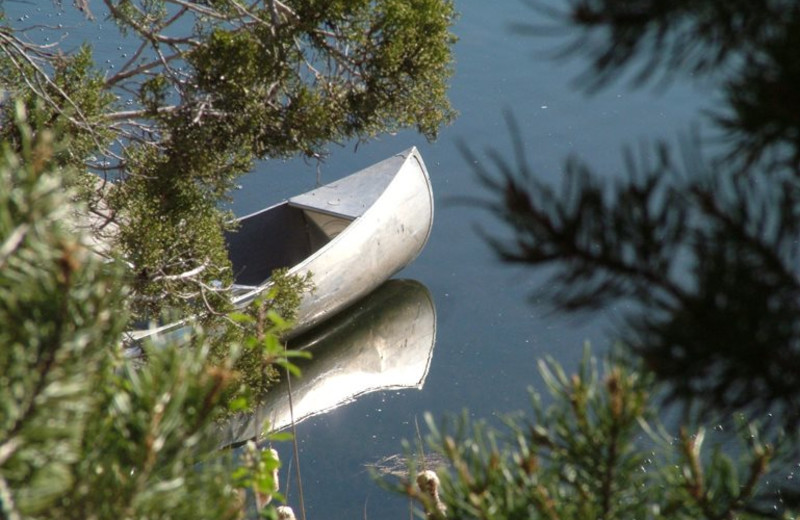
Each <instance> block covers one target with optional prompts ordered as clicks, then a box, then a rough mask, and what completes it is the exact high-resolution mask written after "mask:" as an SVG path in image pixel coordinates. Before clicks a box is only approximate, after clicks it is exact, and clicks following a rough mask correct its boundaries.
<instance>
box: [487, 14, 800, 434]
mask: <svg viewBox="0 0 800 520" xmlns="http://www.w3.org/2000/svg"><path fill="white" fill-rule="evenodd" d="M690 4H691V5H690ZM723 4H724V5H723ZM745 4H746V5H745ZM570 8H571V9H570V11H569V13H568V14H567V18H565V20H568V23H570V24H572V27H574V28H575V31H576V32H578V33H579V35H580V36H579V39H578V41H584V40H585V39H586V38H595V39H596V40H593V41H596V43H597V45H596V46H594V47H593V48H592V50H589V51H587V52H588V53H589V57H590V58H591V59H592V63H593V67H592V69H591V71H592V73H593V74H596V77H597V78H599V81H601V82H605V81H607V80H609V79H611V78H613V77H615V76H616V75H617V74H618V73H620V72H622V71H623V70H624V69H625V68H626V67H634V66H640V65H642V64H644V65H642V66H643V67H644V69H643V70H646V71H647V73H646V74H644V75H642V76H641V79H642V80H647V79H649V78H650V76H649V74H655V73H656V72H660V73H662V74H663V75H665V76H666V77H669V75H671V74H675V73H676V71H679V70H681V69H682V68H688V69H689V70H690V71H691V72H693V73H694V74H696V75H700V74H706V75H709V76H710V78H711V79H714V80H717V81H718V83H719V85H720V88H721V90H722V92H723V93H725V94H728V95H729V97H728V99H727V101H728V107H727V110H725V109H720V113H724V116H717V117H714V118H713V121H714V122H717V123H719V124H720V125H721V128H722V130H723V131H724V132H725V135H728V136H729V137H730V138H731V140H730V142H729V144H730V146H729V147H726V148H725V149H723V150H722V151H718V152H717V153H718V154H719V155H720V156H718V157H713V158H712V159H711V160H706V159H704V157H703V153H702V150H701V149H700V144H699V143H698V142H693V143H686V144H685V148H684V150H683V157H682V160H676V159H675V157H674V154H673V153H670V150H668V148H667V147H666V146H665V145H656V146H653V147H652V149H647V148H643V149H642V151H641V152H640V153H638V154H635V153H628V155H627V156H626V164H627V172H626V173H627V175H625V176H623V178H622V180H619V179H618V180H601V179H600V178H599V177H598V176H597V175H596V174H595V173H594V172H593V171H592V169H591V167H590V166H588V165H587V164H586V163H585V162H583V161H581V160H579V159H575V158H572V159H570V160H569V161H568V162H567V165H566V168H565V174H564V175H565V181H564V184H563V187H562V188H561V189H560V190H558V189H555V188H553V187H551V186H549V185H546V184H545V183H542V182H541V181H539V180H537V179H536V177H535V174H534V172H532V171H531V169H530V168H529V166H528V164H527V161H526V159H525V157H524V154H523V151H522V144H521V143H520V142H519V139H521V137H519V136H518V135H517V137H516V139H517V143H516V159H515V161H509V160H506V159H504V158H501V157H498V156H497V155H495V156H494V167H492V168H488V169H487V168H483V169H482V170H481V171H479V174H480V175H481V177H482V178H483V179H484V180H485V181H486V182H487V185H488V186H489V187H490V188H491V189H492V190H493V191H495V192H496V193H497V194H498V196H499V200H498V201H497V202H495V203H491V204H490V206H491V208H492V209H493V211H495V212H496V214H497V215H499V216H500V218H502V219H503V220H505V221H506V222H508V223H509V224H510V225H511V227H512V228H513V229H514V231H515V233H516V237H515V239H514V241H513V242H512V243H507V244H495V245H496V247H497V249H498V251H499V252H500V254H501V256H502V257H503V258H505V259H506V260H509V261H513V262H522V263H527V264H530V265H536V266H538V265H546V264H550V265H553V266H555V268H556V269H555V275H554V278H553V280H554V281H555V284H553V285H551V286H549V287H550V288H549V291H548V296H549V297H550V298H549V300H548V301H550V302H551V303H552V304H553V305H554V306H555V307H556V308H557V309H560V310H565V311H581V310H591V309H594V308H597V307H599V306H602V305H606V304H608V303H610V302H612V301H619V300H624V301H627V302H629V303H631V305H630V306H629V307H628V308H629V309H631V310H630V312H629V313H628V316H627V318H626V319H625V326H624V327H623V330H621V331H620V334H621V336H622V338H623V339H624V340H625V342H626V344H627V345H628V346H629V347H630V348H631V349H633V351H635V352H637V353H638V354H640V355H641V356H643V358H644V359H645V360H646V361H647V362H648V368H649V369H651V370H653V371H654V373H655V374H656V375H657V376H658V377H659V378H660V379H662V380H665V381H668V382H669V383H670V392H671V395H672V397H674V398H676V399H679V400H681V401H683V402H687V401H692V402H696V403H697V404H699V405H700V407H699V411H701V412H709V411H711V410H717V411H721V412H723V413H724V414H730V413H732V412H734V411H746V412H747V411H749V412H752V411H756V412H759V413H763V412H764V411H765V410H769V411H772V412H774V413H776V414H778V415H780V417H781V418H782V419H783V421H784V423H785V424H786V425H787V426H789V427H794V426H795V425H796V424H798V421H800V415H799V414H798V410H800V408H799V407H798V404H800V403H798V399H800V392H798V390H797V389H798V388H800V387H799V386H798V385H797V373H798V367H800V329H799V328H798V326H797V319H796V317H797V316H798V311H800V307H798V302H800V281H799V280H800V279H799V278H798V269H797V266H798V265H800V249H798V238H800V228H798V218H797V216H798V208H800V188H799V186H800V185H798V177H797V174H798V171H799V170H798V168H797V163H796V156H797V155H798V153H800V141H798V140H797V138H798V136H800V133H799V132H798V131H797V129H795V128H794V126H793V124H792V123H790V122H787V120H786V117H789V118H791V117H793V116H785V115H781V116H778V115H777V114H776V111H775V110H773V109H772V108H771V107H772V105H774V104H775V103H779V104H781V106H783V107H785V108H786V111H788V112H791V109H790V108H789V107H792V106H794V105H796V104H797V103H798V100H800V97H798V96H799V95H800V94H798V93H800V89H798V88H797V87H798V85H800V83H798V82H797V81H796V80H793V79H792V78H794V77H795V76H794V75H793V73H792V72H791V71H792V70H794V68H796V67H797V65H798V60H797V58H796V54H795V53H789V52H783V51H781V49H786V48H787V46H791V45H792V42H793V38H794V37H795V36H794V34H795V31H793V30H792V28H793V27H795V26H796V24H797V23H798V20H800V9H798V6H797V5H796V3H795V2H783V1H775V2H754V3H753V2H745V3H741V2H734V3H730V2H722V3H721V2H717V1H716V0H703V1H700V2H691V3H689V4H685V5H684V3H681V2H677V3H674V2H672V3H668V4H664V3H663V2H655V1H654V2H650V1H645V2H612V1H604V0H597V1H595V0H579V1H576V2H574V3H572V4H570ZM531 30H532V29H531ZM574 52H581V51H580V50H579V49H578V47H575V49H574ZM756 76H758V77H759V78H762V80H763V81H767V82H772V84H771V86H770V87H765V86H764V85H763V84H762V83H760V81H761V80H759V81H755V80H754V78H755V77H756ZM765 89H766V90H769V91H770V92H771V93H772V94H771V95H770V97H769V100H766V99H763V98H762V94H763V93H764V92H765ZM744 99H747V100H750V101H752V102H754V103H755V102H756V100H758V99H762V102H761V103H762V104H756V105H752V106H751V108H749V109H746V110H745V109H743V106H742V104H741V103H740V101H741V100H744ZM756 113H757V114H758V115H757V116H756ZM753 118H757V121H756V120H755V119H753ZM513 132H514V133H515V134H518V131H516V130H513ZM490 170H496V171H499V172H500V175H496V172H494V171H490Z"/></svg>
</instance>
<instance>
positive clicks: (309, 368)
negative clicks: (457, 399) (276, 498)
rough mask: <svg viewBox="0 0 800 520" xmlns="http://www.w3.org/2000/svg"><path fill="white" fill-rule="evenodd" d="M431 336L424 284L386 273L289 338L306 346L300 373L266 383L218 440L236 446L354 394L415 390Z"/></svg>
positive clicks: (431, 310)
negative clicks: (361, 294)
mask: <svg viewBox="0 0 800 520" xmlns="http://www.w3.org/2000/svg"><path fill="white" fill-rule="evenodd" d="M435 342H436V308H435V306H434V303H433V298H432V297H431V293H430V291H429V290H428V288H427V287H425V286H424V285H423V284H421V283H420V282H417V281H413V280H389V281H388V282H386V283H384V284H383V285H381V286H380V287H379V288H378V289H376V290H375V291H373V292H372V293H371V294H370V295H368V296H367V297H365V298H364V299H363V300H361V301H359V302H358V303H356V304H355V305H353V306H352V307H350V308H349V309H347V310H346V311H344V312H343V313H342V314H340V315H338V316H336V317H334V318H332V319H331V320H329V321H327V322H325V323H324V324H322V325H321V326H320V327H317V328H316V329H314V330H312V331H310V332H307V333H305V334H303V335H302V336H300V337H298V338H295V339H293V340H292V341H291V342H290V344H289V348H292V349H297V350H301V349H302V350H309V351H310V352H311V353H312V356H313V358H312V359H311V360H308V361H306V362H302V363H299V366H300V369H301V370H302V376H301V377H300V378H294V379H293V380H292V381H291V401H290V391H289V386H288V384H287V381H286V379H285V378H284V380H283V381H281V383H279V384H278V385H276V386H275V387H273V389H272V390H270V392H269V393H268V394H267V395H266V396H265V398H264V401H263V402H262V403H261V405H259V406H258V408H257V409H256V410H255V411H254V413H250V414H243V415H240V416H237V417H234V418H233V419H231V420H230V421H229V422H228V423H227V424H226V425H225V426H224V427H223V430H222V432H221V439H220V441H221V442H220V444H221V445H222V446H231V445H237V444H240V443H242V442H246V441H247V440H250V439H255V438H256V437H257V436H258V438H260V437H261V435H262V434H263V433H266V432H270V431H279V430H282V429H284V428H287V427H289V426H291V424H292V419H294V423H295V424H298V423H300V422H302V421H303V420H305V419H308V418H309V417H314V416H317V415H320V414H323V413H327V412H330V411H332V410H335V409H336V408H339V407H340V406H343V405H345V404H347V403H349V402H352V401H353V400H355V399H356V398H358V397H359V396H362V395H365V394H368V393H371V392H376V391H385V390H398V389H406V388H417V389H422V387H423V385H424V384H425V379H426V377H427V375H428V370H429V368H430V364H431V359H432V357H433V347H434V344H435Z"/></svg>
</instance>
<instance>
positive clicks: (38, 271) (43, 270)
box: [0, 103, 275, 520]
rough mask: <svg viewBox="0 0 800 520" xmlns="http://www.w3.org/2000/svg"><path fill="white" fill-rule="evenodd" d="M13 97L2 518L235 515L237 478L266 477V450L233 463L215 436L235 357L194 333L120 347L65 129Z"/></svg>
mask: <svg viewBox="0 0 800 520" xmlns="http://www.w3.org/2000/svg"><path fill="white" fill-rule="evenodd" d="M15 106H16V111H15V125H16V132H17V135H18V136H19V140H18V141H16V143H15V145H16V147H12V146H11V144H10V143H8V142H5V143H3V145H2V150H0V518H3V519H9V520H18V519H22V518H58V519H64V518H75V519H86V518H131V519H133V518H171V519H174V518H192V519H196V518H214V519H220V518H239V517H240V514H241V512H242V507H243V500H242V496H243V494H242V493H243V489H244V488H255V489H256V490H257V491H260V492H262V491H263V492H266V491H273V485H274V482H272V481H271V480H270V479H271V474H272V468H273V466H274V464H275V461H274V458H273V457H271V455H266V454H265V455H264V457H263V459H260V460H259V461H258V464H255V465H251V466H246V465H245V466H241V467H239V469H237V470H236V474H234V461H233V460H232V459H231V455H230V453H226V452H222V451H219V450H217V445H216V443H217V439H216V438H215V435H214V428H213V427H214V424H215V423H214V420H215V419H216V418H218V417H219V416H220V415H221V414H223V413H225V401H224V399H223V397H224V394H225V392H226V391H229V386H230V384H231V382H232V381H233V375H232V371H231V370H230V368H229V367H226V366H225V365H222V366H211V365H209V364H208V363H207V361H206V357H207V355H208V348H207V347H202V346H200V347H198V348H172V347H169V346H166V345H165V346H163V347H162V348H160V349H154V350H152V351H151V352H150V353H149V357H148V360H147V363H145V364H142V363H141V362H140V361H136V360H133V359H129V358H127V357H126V356H125V354H124V351H123V348H122V345H121V337H122V330H123V328H124V327H125V326H126V323H127V317H126V315H125V312H124V311H123V309H124V305H122V303H123V301H124V297H125V294H126V291H127V290H128V289H127V287H126V285H125V283H124V278H123V273H122V271H121V269H120V268H119V267H118V264H119V262H107V261H105V260H104V259H103V258H102V257H100V256H98V255H97V254H96V253H94V252H93V251H92V249H91V248H90V247H89V244H87V236H86V235H85V234H82V233H80V232H76V231H75V225H74V224H75V215H76V214H83V213H84V212H85V207H81V206H77V207H76V206H75V205H74V204H73V202H72V200H71V194H70V193H69V192H68V191H65V190H64V187H63V184H62V179H63V178H64V175H65V174H66V172H64V171H63V167H61V166H60V165H59V164H58V162H57V161H55V160H54V157H55V155H56V154H57V153H58V152H59V150H60V149H61V147H62V146H63V145H64V143H63V141H61V140H60V139H59V138H58V135H57V134H55V133H52V132H48V131H39V132H34V130H33V128H32V127H31V126H30V125H29V124H27V122H26V114H25V110H24V107H23V105H22V104H19V103H18V104H16V105H15ZM34 117H35V116H34ZM199 341H200V344H201V345H202V338H200V340H199Z"/></svg>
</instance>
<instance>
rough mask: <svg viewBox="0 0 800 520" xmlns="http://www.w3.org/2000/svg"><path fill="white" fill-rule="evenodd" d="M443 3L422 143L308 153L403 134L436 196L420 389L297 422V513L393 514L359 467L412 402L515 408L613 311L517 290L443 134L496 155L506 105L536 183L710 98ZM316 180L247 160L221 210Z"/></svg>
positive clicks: (418, 415)
mask: <svg viewBox="0 0 800 520" xmlns="http://www.w3.org/2000/svg"><path fill="white" fill-rule="evenodd" d="M48 5H49V3H48ZM5 7H6V8H8V9H9V10H10V11H12V13H11V14H12V17H14V16H24V14H25V13H28V12H32V11H34V8H32V4H30V3H7V4H6V5H5ZM457 8H458V10H459V11H460V12H461V17H460V20H459V22H458V24H457V26H456V28H455V32H456V33H457V35H458V36H459V37H460V41H459V43H458V44H457V46H456V63H455V71H456V72H455V76H454V78H453V81H452V88H451V91H450V96H451V99H452V101H453V104H454V105H455V107H456V108H457V109H458V110H459V112H460V116H459V118H458V119H457V120H456V121H455V123H454V124H453V125H452V126H450V127H448V128H445V129H444V130H443V131H442V132H441V135H440V138H439V140H438V142H436V143H427V142H426V141H425V140H424V139H423V138H421V137H419V136H418V135H416V134H414V133H411V132H406V133H401V134H399V135H396V136H385V137H382V138H380V139H378V140H376V141H373V142H371V143H366V144H361V145H360V146H359V147H358V149H357V151H355V150H354V146H352V145H348V146H344V147H338V146H333V147H332V148H331V154H330V157H329V158H328V159H327V161H326V162H325V164H323V165H322V166H321V175H322V181H323V182H329V181H331V180H334V179H336V178H338V177H341V176H343V175H345V174H347V173H350V172H353V171H356V170H358V169H360V168H362V167H364V166H366V165H369V164H371V163H373V162H376V161H378V160H380V159H383V158H385V157H388V156H390V155H393V154H394V153H396V152H398V151H401V150H403V149H405V148H407V147H409V146H412V145H415V146H417V147H418V148H419V149H420V150H421V153H422V155H423V157H424V159H425V162H426V164H427V167H428V170H429V172H430V174H431V177H432V181H433V186H434V192H435V195H436V216H435V223H434V230H433V235H432V237H431V239H430V242H429V243H428V245H427V247H426V249H425V250H424V252H423V253H422V255H421V256H420V257H419V258H418V259H417V260H416V261H415V262H414V263H413V264H412V265H411V266H409V267H408V268H406V269H405V270H404V271H403V272H402V273H400V274H399V275H398V276H399V277H402V278H410V279H413V280H416V281H418V282H420V283H421V284H422V285H424V286H425V287H427V289H428V291H429V292H430V294H431V296H432V298H433V301H434V302H435V307H436V314H437V330H436V344H435V348H434V350H433V358H432V360H431V364H430V367H429V372H428V374H427V378H426V380H425V384H424V386H423V388H422V390H416V389H415V390H401V391H396V390H395V391H389V392H377V393H371V394H369V395H365V396H362V397H361V398H359V399H357V400H356V401H354V402H351V403H349V404H347V405H345V406H341V407H339V408H336V409H335V410H333V411H331V412H329V413H327V414H324V415H320V416H317V417H316V418H313V419H309V420H307V421H304V422H302V423H300V424H299V425H298V427H297V433H298V442H299V451H300V464H301V469H302V475H303V484H304V486H303V487H304V493H305V507H306V511H307V514H308V518H310V519H313V518H325V519H354V518H372V519H389V518H397V519H400V518H408V504H407V502H406V501H405V500H403V499H402V498H399V497H395V496H392V495H390V494H387V493H386V492H384V491H382V490H381V489H379V488H378V487H377V486H376V485H375V484H374V483H373V482H372V480H371V478H370V476H369V474H368V472H367V470H366V468H365V465H367V464H370V463H373V462H375V461H377V460H379V459H381V458H382V457H385V456H388V455H391V454H394V453H398V452H401V451H402V446H401V440H402V439H404V438H405V439H413V438H414V437H415V421H418V422H419V423H420V424H422V422H423V421H422V416H423V413H425V412H426V411H429V412H431V413H433V415H434V416H437V417H440V416H442V415H444V414H447V413H452V412H460V411H461V410H463V409H465V408H466V409H469V410H470V413H471V414H472V415H473V416H475V417H493V416H497V415H498V414H502V413H505V412H510V411H514V410H520V409H527V408H528V402H529V397H528V389H529V388H533V389H537V388H538V389H541V387H542V385H541V382H540V378H539V376H538V374H537V371H536V361H537V360H538V359H540V358H542V357H544V356H552V357H553V358H555V359H556V360H558V361H560V362H561V363H562V364H564V365H565V366H566V367H567V368H570V367H574V366H576V364H577V363H578V360H579V359H580V357H581V354H582V350H583V344H584V342H585V341H587V340H588V341H591V342H592V343H593V344H594V345H595V346H596V348H597V350H598V351H600V350H602V349H603V348H604V347H605V346H606V345H607V344H608V341H609V340H608V338H609V336H608V331H609V329H610V326H611V324H612V323H613V321H614V319H615V318H616V317H618V316H619V315H620V313H621V312H624V309H617V308H612V309H607V310H606V311H604V312H603V313H599V314H597V315H594V316H592V317H587V318H583V319H580V320H578V319H575V318H565V317H562V316H555V315H552V314H548V312H547V309H546V308H544V307H541V306H535V305H531V304H530V303H529V301H528V297H529V296H530V294H531V291H532V289H533V288H534V287H536V286H537V285H538V284H540V283H542V282H543V280H545V278H544V277H543V274H542V273H538V272H532V271H529V270H526V269H522V268H518V267H515V268H512V267H509V266H507V265H503V264H501V263H500V262H498V261H497V260H496V259H495V257H494V255H493V253H492V251H491V250H490V248H489V247H488V246H487V245H486V244H485V243H484V242H483V241H482V240H481V239H480V238H479V236H478V235H477V233H476V232H475V228H476V226H479V227H481V228H482V229H483V230H484V232H488V233H491V234H494V235H498V236H503V235H504V234H507V230H505V229H504V228H503V227H502V226H501V225H499V224H498V223H497V222H494V221H493V220H492V219H491V218H490V216H489V215H488V214H487V213H486V212H483V211H481V210H480V209H479V208H477V207H474V206H469V205H465V204H456V203H455V202H454V201H455V199H457V198H460V197H464V196H468V197H485V196H488V195H487V194H486V193H485V192H484V191H483V188H482V187H481V185H480V184H479V183H478V182H477V180H476V178H475V175H474V173H473V170H472V169H471V165H470V164H468V163H467V161H466V160H465V159H464V157H463V156H462V154H461V153H460V152H459V149H458V143H459V142H461V143H463V144H464V145H465V146H467V147H469V148H470V149H471V150H473V152H474V154H475V155H476V156H477V158H478V160H479V161H482V162H486V161H487V160H488V159H487V155H486V151H487V150H488V149H495V150H498V151H500V153H502V154H503V155H505V156H507V157H509V158H510V157H511V153H510V152H511V140H510V137H509V132H508V128H507V125H506V123H505V120H504V116H503V111H509V112H510V113H512V114H513V116H514V118H515V119H516V121H517V123H518V124H519V127H520V128H521V131H522V135H523V138H524V141H525V143H526V153H527V155H528V158H529V160H530V162H531V164H532V165H533V166H534V168H535V170H536V171H537V172H539V175H540V176H542V177H543V178H545V179H546V180H548V181H549V182H558V180H559V179H560V177H561V174H562V169H563V163H564V159H565V158H566V157H567V155H569V154H577V155H579V156H580V157H582V158H583V159H584V160H585V161H586V162H587V163H588V164H590V165H591V166H592V167H593V168H594V169H595V170H596V171H598V172H601V173H603V174H605V175H618V174H620V173H621V172H622V153H621V152H622V148H623V146H625V145H634V146H637V145H638V144H639V143H640V142H641V141H642V140H653V139H659V138H660V139H667V140H669V141H673V142H674V141H675V140H676V138H677V137H678V135H679V134H680V133H686V132H687V131H688V130H689V129H690V125H691V124H692V123H696V122H697V119H696V117H697V111H698V109H699V108H700V107H703V106H707V105H708V103H709V102H710V99H711V97H712V93H710V92H704V91H703V90H702V88H699V87H697V86H695V85H692V84H691V82H690V81H689V79H688V78H677V79H676V81H675V82H674V83H673V84H672V85H671V87H669V88H668V89H666V90H663V91H657V92H656V91H655V90H654V89H649V90H644V91H641V90H640V91H632V90H631V89H629V88H628V87H627V85H626V84H625V83H618V84H613V85H611V86H610V87H608V88H606V89H605V90H603V91H602V92H600V93H599V94H596V95H592V96H588V95H586V94H584V93H582V92H581V90H580V88H578V87H579V86H580V85H576V84H575V79H576V78H577V77H578V75H579V74H580V73H581V72H583V71H584V70H585V67H586V63H584V62H581V61H579V60H573V61H569V62H564V61H553V60H551V59H548V58H546V55H547V54H550V53H551V51H553V50H554V49H557V48H558V47H559V45H560V44H563V43H564V40H560V39H558V38H555V37H538V38H529V37H523V36H521V35H519V34H515V33H513V32H512V31H511V30H510V28H509V25H510V24H511V23H512V22H515V21H519V20H531V21H534V22H535V21H537V15H536V13H534V12H533V11H531V10H529V9H528V8H526V7H525V6H524V4H523V2H521V1H516V0H503V1H502V2H478V1H474V0H473V1H467V0H462V1H460V2H457ZM36 9H39V8H36ZM13 11H16V12H13ZM48 17H49V18H52V20H53V22H52V23H56V22H58V23H61V22H60V21H59V20H58V17H56V16H51V15H48ZM98 23H99V24H100V25H101V26H102V23H103V22H102V21H100V22H98ZM69 27H70V30H71V31H72V32H73V33H74V34H76V35H77V36H78V37H80V36H81V34H90V35H91V36H88V37H90V38H91V39H92V40H95V41H102V42H103V45H102V46H101V48H100V49H99V50H100V52H101V54H100V55H99V56H98V62H100V63H106V60H107V61H108V62H107V63H106V65H105V66H107V67H109V69H110V68H111V67H113V63H114V60H115V59H119V57H118V56H117V54H118V53H119V51H118V50H117V47H116V46H115V44H116V43H117V42H115V41H110V40H108V39H104V38H109V37H110V36H108V35H107V34H106V33H102V34H101V33H100V32H98V29H97V25H95V26H93V28H91V29H89V31H90V32H88V33H87V32H85V29H82V28H81V27H80V23H79V22H76V21H75V19H74V18H70V22H69ZM73 27H74V28H73ZM104 34H105V36H104ZM111 34H115V33H111ZM98 39H100V40H98ZM103 53H107V55H106V54H103ZM316 180H317V170H316V165H315V164H305V163H304V162H302V161H290V162H286V163H284V162H277V161H273V162H263V163H261V164H259V165H258V167H257V168H256V171H254V172H253V173H252V174H251V175H249V176H248V177H247V178H245V179H243V180H242V182H241V184H242V188H243V189H241V190H239V191H237V192H236V193H234V194H233V196H234V198H235V200H234V204H233V209H234V210H235V211H236V213H238V214H246V213H249V212H251V211H253V210H255V209H259V208H261V207H264V206H266V205H269V204H271V203H274V202H277V201H278V200H281V199H283V198H285V197H286V196H289V195H292V194H296V193H299V192H302V191H305V190H307V189H310V188H311V187H313V186H314V185H315V182H316ZM423 430H424V426H423ZM278 448H279V451H280V452H281V454H282V457H283V459H284V460H285V461H287V462H286V466H289V465H291V467H292V469H294V468H295V467H296V465H295V464H294V463H291V464H290V463H289V462H288V461H289V458H290V449H289V447H288V446H278ZM283 476H284V478H285V477H286V475H285V474H284V475H283ZM290 477H291V483H290V489H289V501H290V504H291V505H292V506H293V507H295V510H296V511H298V512H299V507H298V502H297V498H298V493H297V485H296V484H295V482H294V472H292V474H291V475H290Z"/></svg>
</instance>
